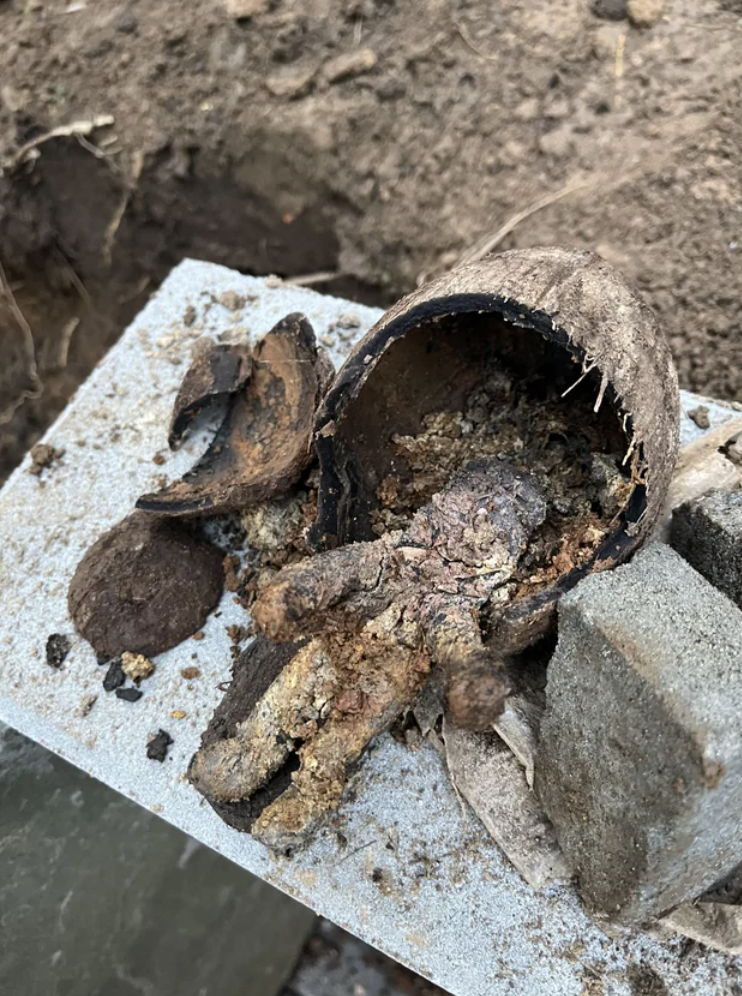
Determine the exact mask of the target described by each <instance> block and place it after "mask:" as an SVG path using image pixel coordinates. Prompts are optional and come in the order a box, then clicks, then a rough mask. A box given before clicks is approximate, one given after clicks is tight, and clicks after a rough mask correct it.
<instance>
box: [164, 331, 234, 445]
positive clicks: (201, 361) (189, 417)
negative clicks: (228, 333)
mask: <svg viewBox="0 0 742 996" xmlns="http://www.w3.org/2000/svg"><path fill="white" fill-rule="evenodd" d="M251 367H252V350H251V349H250V346H249V345H247V344H244V345H243V344H235V343H212V344H211V345H210V346H209V347H208V348H207V349H206V350H205V351H204V352H202V353H200V355H199V356H197V357H196V359H195V360H194V361H193V363H192V364H191V366H190V367H189V369H188V372H187V373H186V375H185V377H184V378H183V383H182V384H181V385H180V390H179V391H178V394H177V397H176V399H175V404H174V406H173V414H172V418H171V421H170V432H169V434H168V440H167V441H168V445H169V446H170V449H171V450H174V449H176V448H177V447H178V446H179V445H180V442H181V440H182V438H183V436H184V435H185V433H186V431H187V430H188V429H189V428H190V427H191V424H192V423H193V421H194V420H195V419H196V418H197V417H198V416H199V415H200V414H201V413H202V412H204V411H207V410H209V409H210V408H211V407H212V406H213V405H214V403H215V402H217V401H220V400H222V399H223V398H226V397H228V396H229V395H230V394H235V393H236V392H237V391H239V390H240V388H242V387H244V385H245V383H246V382H247V380H248V378H249V376H250V370H251Z"/></svg>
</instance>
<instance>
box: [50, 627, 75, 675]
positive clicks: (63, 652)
mask: <svg viewBox="0 0 742 996" xmlns="http://www.w3.org/2000/svg"><path fill="white" fill-rule="evenodd" d="M71 647H72V642H71V641H70V638H69V637H68V636H65V635H64V633H52V634H51V636H50V637H49V639H48V640H47V641H46V663H47V664H48V665H49V667H54V668H60V667H61V666H62V664H63V663H64V659H65V657H66V656H67V654H68V653H69V652H70V649H71Z"/></svg>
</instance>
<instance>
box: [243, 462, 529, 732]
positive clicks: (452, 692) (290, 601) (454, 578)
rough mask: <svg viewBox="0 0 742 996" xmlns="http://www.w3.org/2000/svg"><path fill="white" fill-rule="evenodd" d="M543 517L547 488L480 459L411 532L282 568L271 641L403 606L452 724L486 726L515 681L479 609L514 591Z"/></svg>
mask: <svg viewBox="0 0 742 996" xmlns="http://www.w3.org/2000/svg"><path fill="white" fill-rule="evenodd" d="M545 514H546V503H545V500H544V496H543V492H542V491H541V489H540V488H539V486H538V485H537V484H536V483H535V481H534V480H533V479H532V478H531V477H530V476H529V475H528V474H525V473H522V472H519V471H516V470H514V469H513V467H512V466H510V465H509V464H508V463H507V462H505V461H502V460H497V459H491V460H476V461H473V462H472V463H470V464H469V465H468V466H467V467H465V468H464V469H463V470H462V471H460V472H459V473H457V474H455V475H454V477H453V479H452V480H451V482H450V484H449V485H448V487H447V488H446V489H444V491H442V492H441V493H440V494H438V495H435V496H434V497H433V499H432V501H431V502H430V503H429V504H427V505H425V506H424V507H423V508H422V509H420V510H419V511H418V512H417V513H416V514H415V516H414V517H413V519H412V522H411V524H410V527H409V529H406V530H398V531H395V532H390V533H387V534H386V535H384V536H382V537H381V538H380V539H378V540H375V541H373V542H368V543H355V544H351V545H349V546H345V547H341V548H340V549H338V550H332V551H328V552H327V553H324V554H320V555H318V556H315V557H311V558H309V559H306V560H304V561H301V562H300V563H298V564H295V565H292V566H289V567H286V568H284V569H283V570H282V571H280V572H279V573H278V575H277V577H276V578H275V580H274V581H272V582H271V583H269V584H268V585H267V586H266V587H265V588H264V589H263V591H262V592H261V594H260V596H259V598H258V600H257V601H256V603H255V605H254V606H253V616H254V619H255V621H256V623H257V624H258V626H259V627H260V628H261V629H262V630H263V632H264V633H265V634H266V635H267V636H269V637H270V638H271V639H276V640H290V639H296V638H297V637H298V636H300V635H306V634H307V633H326V632H328V631H335V632H337V633H341V634H343V633H345V634H353V633H355V632H357V631H358V629H359V628H360V627H361V626H363V625H364V624H366V623H367V622H368V621H369V620H371V619H373V618H374V617H376V616H378V615H379V613H381V612H383V611H384V610H385V609H387V608H388V607H389V606H391V605H398V606H401V607H403V608H404V612H405V615H406V617H407V618H408V619H409V620H410V622H411V623H413V624H414V625H415V627H416V628H417V630H418V633H419V636H418V639H419V641H420V642H421V643H422V642H424V643H425V645H426V646H427V648H428V651H429V652H430V654H431V656H432V659H433V660H434V662H435V663H437V664H438V665H440V666H441V667H442V668H443V669H444V671H445V672H446V674H447V675H448V704H449V708H450V710H451V713H452V716H453V718H454V720H455V722H457V723H458V724H459V725H463V726H467V727H469V728H477V729H481V728H486V727H487V726H488V725H489V724H491V723H492V721H493V720H494V719H495V718H496V716H497V715H499V713H500V712H501V711H502V707H503V701H504V698H505V695H506V694H507V691H508V687H509V686H508V682H507V678H506V676H505V674H504V671H503V669H502V661H501V660H500V659H499V658H498V657H496V656H493V654H492V652H491V650H489V649H488V648H486V647H485V646H484V643H483V639H482V632H481V629H480V625H479V617H480V612H481V609H482V607H483V605H485V604H491V603H492V602H498V601H499V602H507V601H508V600H509V599H510V597H511V596H512V591H513V586H512V584H510V582H511V581H512V578H513V575H514V573H515V571H516V568H517V566H518V562H519V560H520V558H521V556H522V555H523V553H524V552H525V550H526V549H527V547H528V542H529V539H530V537H531V535H532V533H533V531H534V529H536V528H537V527H538V526H539V525H540V523H541V522H542V521H543V519H544V516H545ZM495 649H496V648H495Z"/></svg>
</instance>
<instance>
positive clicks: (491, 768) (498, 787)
mask: <svg viewBox="0 0 742 996" xmlns="http://www.w3.org/2000/svg"><path fill="white" fill-rule="evenodd" d="M443 740H444V743H445V753H446V761H447V763H448V768H449V772H450V774H451V779H452V781H453V783H454V785H455V786H456V788H457V789H458V790H459V792H460V793H461V795H462V796H463V797H464V798H465V799H466V801H467V802H468V803H469V805H470V806H471V807H472V809H473V810H474V812H475V813H476V814H477V816H478V817H479V818H480V820H481V821H482V823H484V825H485V827H486V828H487V831H488V832H489V833H490V834H491V835H492V837H493V838H494V839H495V841H496V842H497V843H498V844H499V846H500V847H501V848H502V849H503V851H504V852H505V854H507V856H508V857H509V858H510V860H511V861H512V862H513V864H514V865H515V867H516V868H517V869H518V871H519V872H520V873H521V875H522V876H523V877H524V878H525V879H526V881H527V882H528V884H529V885H530V886H531V887H532V888H534V889H543V888H544V887H545V886H547V885H550V884H552V883H553V882H559V881H566V880H568V879H569V878H570V875H571V873H570V871H569V868H568V867H567V864H566V862H565V860H564V858H563V857H562V853H561V851H560V850H559V845H558V844H557V840H556V834H555V833H554V829H553V827H552V826H551V824H550V823H549V820H548V819H547V817H546V815H545V813H544V811H543V810H542V809H541V807H540V806H539V804H538V801H537V799H536V797H535V795H534V794H533V792H532V791H531V789H530V788H529V786H528V784H527V783H526V777H525V774H524V772H523V769H522V768H521V766H520V764H519V763H518V761H517V760H516V758H515V757H513V755H512V754H511V753H510V750H509V749H508V747H507V745H506V744H505V743H504V742H503V741H502V740H501V739H500V737H499V736H498V735H497V734H496V733H471V732H468V731H465V730H460V729H457V728H456V727H455V726H453V725H452V724H451V723H447V722H446V721H445V720H444V725H443Z"/></svg>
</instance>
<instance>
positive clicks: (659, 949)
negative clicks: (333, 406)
mask: <svg viewBox="0 0 742 996" xmlns="http://www.w3.org/2000/svg"><path fill="white" fill-rule="evenodd" d="M274 283H275V282H273V281H271V280H270V279H269V280H268V282H266V281H265V280H262V279H255V278H251V277H243V276H240V275H239V274H236V273H233V272H232V271H230V270H227V269H224V268H222V267H219V266H215V265H213V264H206V263H198V262H193V261H186V262H184V263H182V264H181V265H180V266H179V267H178V268H177V269H176V270H175V271H174V272H173V273H172V274H171V275H170V277H169V278H168V279H167V280H166V282H165V283H164V284H163V286H162V288H161V289H160V291H159V292H158V293H157V295H156V296H155V297H154V298H153V299H152V301H151V302H150V303H149V305H148V306H147V307H146V308H145V310H144V311H143V312H142V313H141V315H140V316H139V317H138V319H137V320H136V321H135V322H134V324H133V325H132V326H131V327H130V328H129V329H128V331H127V332H126V333H125V334H124V336H123V337H122V339H121V340H120V341H119V343H118V345H117V346H116V347H114V349H113V350H112V351H111V352H110V353H109V354H108V356H107V357H106V359H105V360H104V361H103V363H102V364H101V366H100V367H99V368H98V369H96V371H95V372H94V373H93V374H92V376H91V377H90V379H89V380H88V382H87V383H86V384H85V385H84V386H83V387H82V388H81V389H80V391H79V392H78V394H77V396H76V397H75V399H74V401H73V402H72V403H71V405H70V406H69V408H68V409H67V410H66V411H65V413H64V414H63V415H62V416H61V418H60V419H59V420H58V421H57V422H56V424H55V425H54V426H53V427H52V428H51V429H50V431H49V432H48V433H47V435H46V437H45V441H47V442H50V443H52V444H53V445H54V446H56V447H64V448H65V450H66V453H65V456H64V458H63V460H62V461H61V462H59V463H57V464H56V465H55V466H53V467H51V468H50V469H49V470H47V471H45V472H44V474H43V475H42V477H41V478H40V479H39V478H37V477H34V476H32V475H30V474H29V473H28V460H26V462H25V463H24V464H23V465H22V466H21V467H20V468H19V469H18V471H16V473H15V474H14V475H13V476H12V477H11V478H10V480H9V481H8V483H7V484H6V486H5V488H4V489H3V491H2V492H1V493H0V599H1V600H2V618H1V619H0V719H3V720H4V721H5V722H7V723H9V724H10V725H11V726H14V727H16V728H17V729H18V730H20V731H21V732H23V733H25V734H26V735H27V736H29V737H32V738H33V739H34V740H37V741H39V742H40V743H42V744H43V745H44V746H46V747H48V748H49V749H50V750H53V751H55V752H56V753H58V754H60V755H61V756H63V757H66V758H67V759H68V760H70V761H72V762H73V763H74V764H76V765H78V766H79V767H81V768H83V769H84V770H85V771H88V772H89V773H90V774H92V775H94V776H95V777H97V778H99V779H101V780H102V781H104V782H106V783H108V784H109V785H111V786H112V787H113V788H115V789H117V790H118V791H119V792H121V793H123V794H124V795H127V796H129V797H130V798H132V799H134V800H136V801H137V802H139V803H140V804H141V805H143V806H146V807H147V808H149V809H150V810H151V811H153V812H156V813H158V814H159V815H161V816H162V817H163V818H164V819H166V820H169V821H170V822H171V823H174V824H175V825H177V826H179V827H182V829H184V830H185V831H186V832H187V833H189V834H191V835H192V836H193V837H195V838H196V839H198V840H201V841H203V842H204V843H206V844H208V845H209V846H210V847H213V848H214V849H215V850H217V851H220V852H221V853H223V854H225V855H226V856H227V857H229V858H230V859H232V860H233V861H235V862H237V863H238V864H240V865H242V866H244V867H245V868H247V869H249V870H250V871H252V872H254V873H256V874H258V875H260V876H261V877H263V878H265V879H266V880H268V881H270V882H272V883H273V884H274V885H277V886H278V887H279V888H281V889H283V890H284V891H286V892H288V893H290V894H291V895H293V896H295V897H297V898H298V899H300V900H301V901H303V902H304V903H306V904H307V905H309V906H312V907H313V908H314V909H316V910H317V911H318V912H319V913H321V914H323V915H324V916H326V917H328V918H329V919H331V920H333V921H334V922H336V923H338V924H340V925H341V926H343V927H345V928H347V929H348V930H350V931H351V932H353V933H355V934H357V935H358V936H360V937H362V938H363V939H364V940H366V941H368V942H369V943H371V944H373V945H375V946H376V947H379V948H381V949H382V950H384V951H385V952H387V953H388V954H390V955H392V956H393V957H395V958H397V959H398V960H400V961H402V962H404V963H406V964H408V965H409V966H410V967H411V968H413V969H415V970H416V971H418V972H419V973H420V974H422V975H425V976H427V977H429V978H431V979H433V980H434V981H435V982H437V983H438V984H439V985H441V986H443V987H444V988H446V989H448V990H450V991H451V992H452V993H454V994H457V996H505V994H508V996H581V994H586V993H594V992H596V989H595V988H594V986H595V979H596V976H597V977H598V978H602V980H603V982H602V986H603V996H636V993H638V992H644V991H653V990H647V989H646V985H645V988H644V989H640V988H637V986H638V985H639V984H640V982H641V980H642V979H644V980H645V981H646V980H647V979H650V981H651V979H655V980H656V979H659V980H660V981H661V982H662V983H664V985H665V987H666V988H667V991H668V992H669V993H672V994H673V996H691V994H698V996H726V994H728V996H733V994H735V993H737V992H739V989H738V988H737V987H738V986H740V985H742V960H740V959H730V958H727V957H724V956H721V955H716V954H712V953H704V952H700V953H699V950H698V949H694V950H693V951H692V952H691V953H690V954H688V953H687V952H686V953H685V954H684V951H685V947H686V946H685V945H684V944H683V942H682V941H681V940H680V939H673V940H670V941H667V942H665V943H660V942H659V941H657V940H653V939H651V938H649V937H647V936H645V935H639V936H631V937H625V938H622V939H619V940H615V939H614V940H612V939H609V938H608V937H607V936H606V935H605V934H603V933H602V932H601V931H600V930H598V929H597V928H596V927H595V926H594V925H593V924H592V923H591V922H590V921H589V920H588V919H587V917H586V916H585V914H584V913H583V912H582V910H581V908H580V905H579V902H578V900H577V897H576V894H575V893H574V892H573V891H572V890H564V889H559V890H552V891H550V892H547V893H546V894H542V895H536V894H535V893H534V892H532V891H531V890H530V888H529V887H527V886H526V885H525V883H524V882H523V881H522V880H521V878H520V877H519V875H518V874H517V873H516V872H515V871H514V870H513V868H512V867H511V866H510V865H509V864H508V862H507V861H506V859H505V858H504V857H503V856H502V854H501V853H500V852H499V851H498V849H497V848H496V846H495V845H494V844H493V843H492V841H491V840H490V839H489V838H488V837H487V835H486V834H485V832H484V831H483V830H482V828H481V827H480V826H479V824H478V823H477V821H476V820H475V819H474V818H473V817H472V816H471V815H468V816H466V817H465V816H464V815H463V814H462V811H461V807H460V805H459V802H458V800H457V799H456V796H455V795H454V793H453V791H452V789H451V788H450V786H449V784H448V780H447V778H446V775H445V772H444V770H443V767H442V763H441V760H440V759H439V757H438V756H437V754H436V753H435V751H434V750H433V749H432V748H430V749H428V748H425V747H423V748H421V749H419V750H417V751H412V750H410V749H408V748H406V747H404V746H402V745H400V744H397V743H395V742H394V741H393V740H391V738H389V737H384V738H382V739H381V740H380V742H379V743H378V744H377V745H376V747H375V749H374V750H373V751H372V753H371V755H370V756H369V758H368V759H367V760H366V762H365V763H364V764H363V765H362V766H361V768H360V771H359V773H358V775H357V778H356V792H355V801H353V802H348V803H347V804H346V805H345V806H344V807H343V808H342V811H341V813H340V816H339V819H338V821H337V826H336V827H335V828H333V829H332V830H328V831H326V832H325V833H324V834H323V835H322V836H321V837H320V838H319V839H318V840H317V841H316V842H315V843H314V844H313V845H312V846H311V847H310V848H309V849H308V850H306V851H305V852H303V853H301V854H299V855H297V856H296V857H294V858H293V859H277V858H275V857H273V856H272V855H271V854H269V853H268V852H267V851H266V850H265V849H264V848H263V847H262V846H261V845H260V844H257V843H256V842H254V841H252V840H251V839H250V837H248V836H245V835H242V834H239V833H237V832H236V831H234V830H231V829H230V828H228V827H227V826H225V825H224V824H223V823H221V821H220V820H219V819H218V818H217V816H216V815H215V814H214V813H213V812H212V811H211V810H210V808H209V807H208V806H207V805H206V804H205V803H204V802H203V801H202V800H201V799H200V798H199V797H198V796H197V794H196V793H195V792H194V790H193V789H191V788H190V786H189V785H188V783H187V782H186V780H185V770H186V767H187V764H188V761H189V759H190V757H191V755H192V753H193V751H194V750H195V748H196V746H197V743H198V738H199V734H200V731H201V730H202V729H203V728H204V726H205V725H206V723H207V721H208V719H209V716H210V715H211V712H212V710H213V708H214V706H215V705H216V703H217V701H218V700H219V698H220V696H221V693H220V691H219V689H218V685H219V682H220V681H223V680H225V679H226V678H228V676H229V659H230V658H229V646H230V643H229V639H228V637H227V634H226V632H225V627H226V626H227V625H229V624H230V623H235V622H244V617H243V614H242V612H241V610H240V609H239V608H238V607H237V606H236V605H235V604H234V603H233V601H232V596H230V595H225V597H224V600H223V602H222V605H221V606H220V611H221V615H220V616H219V617H218V618H217V617H216V616H215V615H213V616H212V617H211V618H210V620H209V622H208V624H207V626H206V627H205V630H204V632H205V638H204V639H203V640H201V641H193V640H188V641H186V642H185V643H183V644H181V645H180V646H179V647H177V648H175V649H174V650H172V651H170V652H168V653H167V654H163V655H162V656H161V657H160V658H158V660H157V671H156V673H155V674H154V676H153V677H152V678H150V679H149V680H148V681H147V682H145V683H144V685H143V689H144V690H145V695H144V697H143V698H142V699H141V700H140V701H139V702H137V703H135V704H131V703H127V702H122V701H120V700H118V699H116V698H115V697H114V696H111V695H106V694H105V693H104V692H103V691H102V688H101V679H102V673H101V671H102V669H100V668H98V667H97V666H96V663H95V657H94V655H93V653H92V651H91V649H90V648H89V647H88V646H87V645H86V644H84V643H83V642H82V641H81V640H79V639H78V638H77V637H75V638H74V646H73V650H72V652H71V654H70V655H69V657H68V658H67V660H66V661H65V663H64V665H63V668H62V670H61V671H55V670H53V669H52V668H50V667H49V666H48V665H47V664H46V663H45V661H44V645H45V642H46V638H47V636H48V634H50V633H53V632H65V633H70V634H71V633H72V626H71V623H70V620H69V618H68V616H67V610H66V589H67V585H68V583H69V580H70V578H71V576H72V573H73V571H74V569H75V566H76V564H77V562H78V560H79V558H80V556H81V554H82V553H83V551H84V550H85V549H86V548H87V547H88V546H89V545H90V543H91V542H92V541H93V540H94V539H95V538H96V537H97V536H98V535H99V534H100V533H101V532H102V531H103V530H104V529H106V528H108V527H109V526H111V525H112V524H113V523H114V522H116V521H118V520H119V519H120V518H122V517H123V516H124V515H125V514H126V513H127V512H128V511H129V510H130V509H131V508H132V506H133V504H134V501H135V499H136V498H137V496H138V495H140V494H141V493H143V492H144V491H148V490H152V488H153V487H155V486H156V481H157V478H158V477H159V476H160V475H161V474H163V473H164V474H166V475H167V476H168V478H170V479H172V478H173V477H176V476H178V475H180V474H181V473H182V472H183V471H184V470H185V469H186V468H187V467H188V466H189V465H190V464H191V463H192V461H193V459H194V457H195V456H196V455H197V449H198V447H197V446H196V445H191V446H187V447H186V448H185V449H184V450H183V451H182V452H180V453H178V454H177V455H172V454H170V452H169V451H168V449H167V442H166V434H167V422H168V415H169V410H170V407H171V404H172V401H173V398H174V395H175V391H176V389H177V386H178V382H179V380H180V378H181V376H182V374H183V372H184V370H185V364H186V363H187V362H188V359H189V347H190V344H191V343H192V342H193V341H194V340H195V338H197V337H198V335H200V334H204V333H208V334H212V335H213V334H219V333H222V332H227V331H229V330H230V329H234V328H236V327H237V326H242V327H245V328H247V329H248V330H249V332H250V334H251V335H252V336H254V337H256V338H257V337H259V336H260V335H261V334H263V333H264V332H266V331H267V330H268V329H269V328H270V327H271V326H272V325H273V324H274V323H275V322H276V321H277V320H278V319H279V318H281V317H283V315H285V314H286V313H287V312H289V311H295V310H301V311H304V312H305V313H306V314H307V316H308V317H309V319H310V321H311V322H312V323H313V325H314V326H315V329H316V331H317V334H318V335H319V336H320V337H330V338H327V339H326V341H327V343H328V344H329V343H330V342H331V341H332V342H334V344H335V345H334V347H333V348H332V349H331V351H332V352H333V353H334V355H335V358H336V360H337V359H341V358H342V352H343V351H344V350H345V349H346V348H347V339H346V340H345V341H343V340H341V338H340V334H339V333H340V332H342V334H343V335H345V336H347V335H348V333H347V331H345V330H343V329H340V330H335V331H333V326H334V324H335V323H336V322H337V321H338V319H339V318H340V316H347V315H354V316H356V317H357V318H358V320H359V321H360V323H361V324H360V328H358V329H356V330H355V332H354V334H357V335H360V334H361V333H362V332H363V331H365V329H366V328H367V327H368V326H369V325H370V324H371V322H372V321H373V320H374V318H375V317H376V315H377V312H376V311H374V310H373V309H370V308H364V307H361V306H359V305H354V304H350V303H349V302H347V301H342V300H337V299H333V298H329V297H323V296H321V295H318V294H315V293H313V292H311V291H308V290H304V289H299V288H289V287H285V286H280V287H277V286H275V285H274ZM226 292H236V294H237V295H240V296H242V297H244V298H245V299H246V300H245V301H244V305H243V306H239V307H238V308H237V309H236V310H235V301H234V300H230V298H229V297H227V298H225V299H224V300H225V301H227V304H226V305H224V304H220V303H219V298H220V297H221V296H222V295H223V294H225V293H226ZM189 305H192V306H193V308H194V309H195V312H196V320H195V322H194V323H193V324H192V325H190V326H186V325H185V324H184V322H183V317H184V314H185V312H186V309H187V307H188V306H189ZM684 406H685V407H686V409H687V408H688V407H694V402H693V399H691V398H688V397H687V396H686V397H685V398H684ZM711 414H712V418H713V419H714V421H713V422H712V424H718V422H717V421H716V420H718V419H723V418H726V417H727V416H728V417H733V416H734V415H735V414H736V413H735V412H733V411H731V410H729V409H726V408H721V409H719V411H718V412H717V410H716V409H713V410H712V413H711ZM694 428H695V427H694V426H692V427H691V426H686V431H687V433H688V435H689V436H692V435H693V429H694ZM203 445H204V443H203V440H201V441H200V446H201V447H203ZM157 453H162V454H163V456H164V458H165V462H164V464H163V465H161V466H158V465H156V464H154V463H153V462H152V461H153V457H154V456H155V454H157ZM194 655H195V656H194ZM191 664H196V665H197V666H198V667H199V668H200V669H201V672H202V673H201V677H200V678H198V679H197V680H193V681H191V682H187V681H185V680H183V679H182V678H181V676H180V671H181V668H183V667H186V666H188V665H191ZM91 695H97V696H98V698H97V701H96V702H95V704H94V705H93V707H92V709H91V710H90V712H89V713H88V714H87V715H85V716H82V715H81V714H80V713H81V708H80V707H81V705H82V703H83V702H84V701H85V700H86V698H87V697H89V696H91ZM174 710H182V711H183V712H185V714H186V716H185V718H184V719H181V720H176V719H173V718H172V717H171V713H172V712H173V711H174ZM160 727H163V728H165V729H167V730H169V732H170V733H171V735H172V736H173V738H174V740H175V743H174V744H173V746H172V748H171V750H170V755H169V757H168V759H167V761H166V762H165V763H164V764H158V763H156V762H153V761H149V760H148V759H147V757H146V754H145V748H146V743H147V737H148V735H149V734H151V733H154V732H156V731H157V730H158V729H159V728H160ZM377 868H378V869H381V872H382V874H378V873H377V874H375V875H372V873H373V872H374V870H375V869H377ZM637 980H640V981H639V982H637ZM641 984H642V985H644V982H641ZM658 984H659V983H658ZM591 986H592V987H593V988H590V987H591ZM657 991H658V992H659V991H661V990H657Z"/></svg>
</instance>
